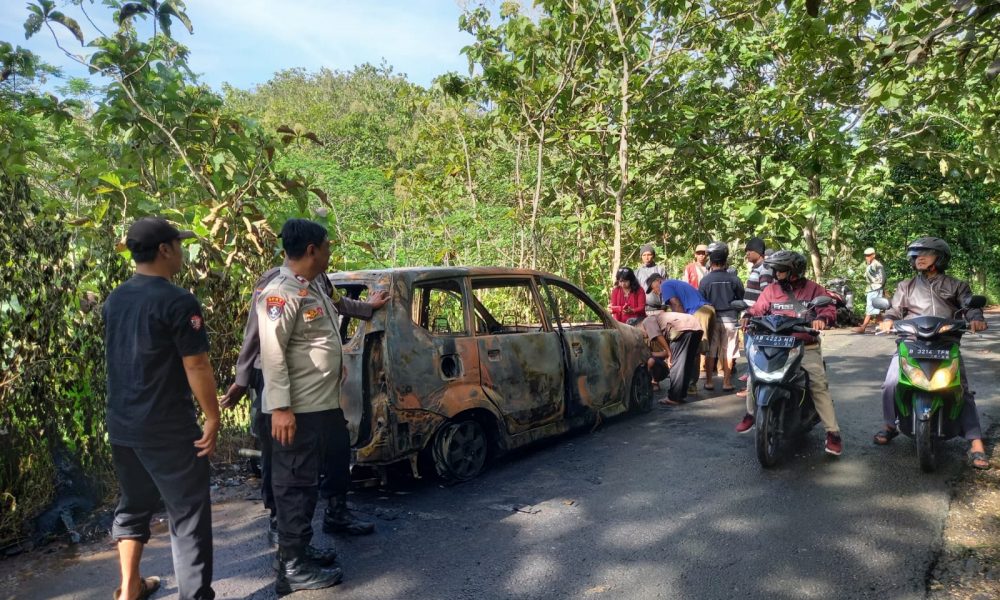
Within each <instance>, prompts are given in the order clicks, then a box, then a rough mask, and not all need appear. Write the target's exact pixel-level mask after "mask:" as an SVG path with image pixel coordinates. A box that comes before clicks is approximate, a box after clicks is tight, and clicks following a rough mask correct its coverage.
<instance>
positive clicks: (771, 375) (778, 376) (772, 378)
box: [751, 346, 802, 383]
mask: <svg viewBox="0 0 1000 600" xmlns="http://www.w3.org/2000/svg"><path fill="white" fill-rule="evenodd" d="M801 354H802V346H795V347H794V348H792V349H790V350H789V351H788V358H786V359H785V364H784V365H783V366H782V367H781V368H780V369H778V370H776V371H765V370H764V369H762V368H760V367H759V366H757V363H755V362H754V363H751V364H752V365H753V377H754V379H756V380H757V381H763V382H766V383H776V382H778V381H781V380H782V379H784V378H785V374H786V373H788V369H790V368H791V367H792V365H794V364H795V361H796V360H798V358H799V356H800V355H801Z"/></svg>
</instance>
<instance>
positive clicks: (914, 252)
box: [906, 248, 938, 258]
mask: <svg viewBox="0 0 1000 600" xmlns="http://www.w3.org/2000/svg"><path fill="white" fill-rule="evenodd" d="M937 255H938V253H937V250H931V249H930V248H912V249H910V250H909V251H908V252H907V253H906V257H907V258H917V257H920V256H937Z"/></svg>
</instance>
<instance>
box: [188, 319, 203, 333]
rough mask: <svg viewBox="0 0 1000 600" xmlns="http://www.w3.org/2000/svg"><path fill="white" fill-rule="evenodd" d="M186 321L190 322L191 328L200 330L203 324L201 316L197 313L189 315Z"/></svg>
mask: <svg viewBox="0 0 1000 600" xmlns="http://www.w3.org/2000/svg"><path fill="white" fill-rule="evenodd" d="M188 323H190V324H191V329H194V330H195V331H201V326H202V325H203V324H204V321H202V320H201V317H200V316H198V315H191V318H190V319H188Z"/></svg>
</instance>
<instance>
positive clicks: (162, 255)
mask: <svg viewBox="0 0 1000 600" xmlns="http://www.w3.org/2000/svg"><path fill="white" fill-rule="evenodd" d="M190 237H194V234H193V233H192V232H190V231H178V230H177V229H176V228H175V227H173V226H172V225H170V224H169V223H167V221H165V220H164V219H160V218H153V217H146V218H142V219H139V220H137V221H136V222H135V223H133V224H132V226H131V227H130V228H129V231H128V235H127V239H126V245H127V246H128V249H129V250H130V251H131V252H132V259H133V260H134V261H135V265H136V266H135V271H136V272H135V275H134V276H133V277H132V278H131V279H129V280H128V281H126V282H125V283H123V284H121V285H120V286H118V287H117V288H116V289H115V290H114V291H113V292H112V293H111V295H110V296H108V299H107V301H106V302H105V303H104V309H103V316H104V338H105V345H106V356H107V371H108V410H107V427H108V440H109V441H110V442H111V456H112V460H113V462H114V466H115V472H116V473H117V475H118V485H119V489H120V491H121V498H120V499H119V502H118V507H117V508H116V509H115V520H114V525H113V526H112V536H113V537H114V539H115V540H116V541H117V542H118V555H119V560H120V562H121V571H122V582H121V587H120V588H119V589H118V590H116V591H115V594H114V597H115V598H116V600H117V599H118V598H121V599H122V600H134V599H136V598H146V597H148V596H149V595H150V594H152V593H153V592H154V591H155V590H156V589H157V588H158V587H159V579H158V578H156V577H147V578H143V577H141V576H140V575H139V561H140V560H141V558H142V550H143V546H144V545H145V544H146V542H148V541H149V535H150V532H149V524H150V520H151V518H152V516H153V512H154V511H156V509H157V507H158V504H159V500H160V498H161V496H162V498H163V500H164V504H165V505H166V508H167V517H168V518H169V521H170V538H171V546H172V548H173V557H174V573H175V575H176V577H177V590H178V594H179V597H180V598H181V599H182V600H189V599H193V600H202V599H212V598H215V592H214V590H213V589H212V512H211V503H210V498H209V464H208V457H209V456H210V455H211V454H212V452H214V451H215V442H216V436H217V435H218V432H219V405H218V402H217V400H216V387H215V377H214V375H213V371H212V364H211V362H210V361H209V358H208V337H207V336H206V334H205V322H204V319H203V317H202V314H201V307H200V306H199V304H198V300H197V298H195V297H194V296H193V295H192V294H191V293H190V292H188V291H187V290H184V289H183V288H180V287H177V286H176V285H173V284H172V283H170V280H171V279H172V278H173V277H174V276H175V275H176V274H177V273H179V272H180V270H181V267H182V266H183V262H184V255H183V252H182V251H181V240H182V239H187V238H190ZM192 393H193V395H194V397H195V399H197V401H198V404H199V405H201V409H202V411H203V412H204V413H205V425H204V430H199V428H198V421H197V416H196V413H195V409H194V405H193V403H192V399H191V396H192Z"/></svg>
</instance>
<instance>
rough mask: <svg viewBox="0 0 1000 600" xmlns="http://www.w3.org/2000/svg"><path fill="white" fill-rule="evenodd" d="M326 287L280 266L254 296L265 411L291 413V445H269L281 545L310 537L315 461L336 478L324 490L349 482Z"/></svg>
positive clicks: (333, 321) (336, 340)
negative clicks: (276, 273)
mask: <svg viewBox="0 0 1000 600" xmlns="http://www.w3.org/2000/svg"><path fill="white" fill-rule="evenodd" d="M327 291H328V290H324V289H323V288H322V287H321V285H320V283H319V282H317V281H313V282H310V281H309V280H307V279H305V278H304V277H302V276H299V275H296V274H295V273H293V272H292V271H291V270H290V269H289V268H288V267H281V268H280V269H279V272H278V275H277V276H276V277H275V278H274V279H273V280H272V281H271V282H270V283H268V284H267V285H266V286H264V288H263V289H262V290H261V291H260V293H258V294H257V299H256V313H257V321H258V327H259V330H260V365H261V370H262V372H263V376H264V396H263V403H262V404H263V410H264V412H265V413H267V414H268V415H270V414H271V413H273V411H274V410H276V409H288V410H291V411H292V412H293V413H295V417H296V432H295V437H294V440H293V441H292V443H291V444H289V445H287V446H283V445H281V444H277V443H272V448H271V469H272V472H271V486H272V490H273V493H274V502H275V505H276V508H277V521H278V523H277V525H278V538H279V544H280V545H281V547H282V548H286V547H287V548H302V547H305V546H307V545H308V544H309V541H310V540H311V539H312V534H313V531H312V525H311V522H312V516H313V512H314V511H315V508H316V502H317V499H318V495H319V478H320V471H321V465H324V464H325V468H324V469H323V470H324V471H326V473H327V475H326V477H327V479H333V480H334V481H332V482H330V487H333V488H336V489H342V490H344V491H345V492H346V489H347V486H348V485H349V483H350V472H349V461H350V438H349V434H348V431H347V421H346V420H345V419H344V412H343V410H342V409H341V408H340V387H341V380H342V373H343V368H342V362H341V358H342V355H341V352H342V348H341V342H340V332H339V314H338V311H337V308H336V306H335V301H338V302H339V301H340V300H341V298H340V296H339V294H338V293H337V292H336V290H335V289H332V290H329V292H330V293H329V294H328V293H327ZM357 304H362V303H357ZM369 310H370V309H369ZM369 316H370V313H369ZM268 429H269V430H270V424H269V423H268ZM324 487H326V486H324Z"/></svg>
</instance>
